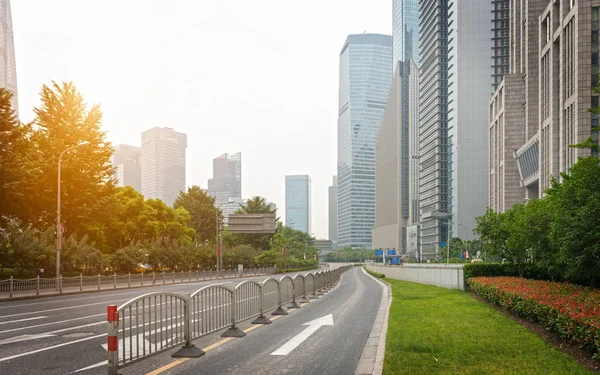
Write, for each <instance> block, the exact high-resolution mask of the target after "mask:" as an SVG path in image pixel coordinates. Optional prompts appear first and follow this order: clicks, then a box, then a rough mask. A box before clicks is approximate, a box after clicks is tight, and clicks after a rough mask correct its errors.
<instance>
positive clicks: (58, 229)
mask: <svg viewBox="0 0 600 375" xmlns="http://www.w3.org/2000/svg"><path fill="white" fill-rule="evenodd" d="M89 144H90V142H88V141H84V142H81V143H79V144H78V145H76V146H72V147H69V148H67V149H66V150H64V151H63V152H61V154H60V156H59V157H58V189H57V190H58V191H57V200H56V279H57V280H58V278H59V277H60V251H61V250H62V225H61V223H60V166H61V163H62V157H63V155H64V154H65V153H67V152H68V151H70V150H73V149H75V148H77V147H79V146H85V145H89Z"/></svg>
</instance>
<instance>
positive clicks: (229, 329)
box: [107, 266, 352, 375]
mask: <svg viewBox="0 0 600 375" xmlns="http://www.w3.org/2000/svg"><path fill="white" fill-rule="evenodd" d="M351 267H352V266H343V267H339V268H335V269H331V270H325V271H318V272H309V273H307V274H304V275H300V274H297V275H294V276H293V277H291V276H287V275H284V276H281V277H280V278H278V279H276V278H271V277H270V278H267V279H265V280H264V281H262V282H257V281H252V280H247V281H243V282H241V283H239V284H237V285H236V286H235V287H230V286H226V285H220V284H219V285H208V286H205V287H203V288H200V289H198V290H197V291H195V292H193V293H192V294H189V295H187V294H179V293H171V292H156V293H148V294H144V295H142V296H139V297H137V298H134V299H132V300H130V301H128V302H126V303H125V304H123V305H121V306H119V307H117V306H115V305H111V306H108V317H107V322H108V323H107V326H108V347H107V349H108V374H109V375H116V374H117V371H118V369H119V368H122V367H124V366H127V365H129V364H131V363H134V362H136V361H138V360H140V359H143V358H146V357H148V356H150V355H153V354H155V353H157V352H160V351H163V350H166V349H170V348H173V347H177V346H181V348H180V349H179V350H178V351H177V352H175V353H174V354H173V357H196V358H197V357H200V356H202V355H203V354H204V352H203V351H202V350H201V349H200V348H197V347H195V346H194V344H193V340H195V339H197V338H199V337H202V336H204V335H207V334H210V333H213V332H216V331H219V330H223V329H225V331H224V332H223V334H222V335H221V336H223V337H243V336H245V335H246V334H245V333H244V332H243V331H242V330H240V329H239V328H238V327H237V325H238V324H239V323H240V322H243V321H246V320H249V319H252V318H255V319H254V320H253V321H252V323H253V324H269V323H271V320H270V319H269V318H268V317H267V316H266V313H267V312H269V311H272V310H273V311H272V315H287V311H286V310H285V309H284V306H285V305H288V304H289V306H288V308H295V307H300V306H299V305H298V304H297V299H300V300H303V301H305V302H308V299H307V297H308V294H309V293H310V294H312V295H313V296H314V297H317V295H319V294H322V292H323V291H324V290H325V288H327V287H331V286H333V285H334V284H336V283H337V282H338V280H339V279H340V276H341V275H342V273H343V272H345V271H346V270H348V269H350V268H351ZM317 298H318V297H317Z"/></svg>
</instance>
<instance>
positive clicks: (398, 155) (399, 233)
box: [373, 60, 419, 253]
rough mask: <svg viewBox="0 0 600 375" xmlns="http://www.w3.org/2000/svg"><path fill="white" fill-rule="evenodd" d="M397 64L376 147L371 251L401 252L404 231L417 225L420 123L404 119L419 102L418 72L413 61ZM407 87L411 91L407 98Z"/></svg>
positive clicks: (407, 118) (407, 117)
mask: <svg viewBox="0 0 600 375" xmlns="http://www.w3.org/2000/svg"><path fill="white" fill-rule="evenodd" d="M396 65H397V68H396V69H394V76H393V78H392V87H391V89H390V94H389V96H388V99H387V103H386V107H385V112H384V114H383V119H382V120H381V127H380V128H379V134H378V136H377V144H376V147H375V228H374V229H373V248H376V249H381V248H383V249H397V250H401V251H402V252H403V253H404V252H405V250H406V228H407V227H408V226H410V225H415V224H418V223H419V210H418V202H419V188H418V177H417V176H418V156H419V137H418V132H419V124H418V121H415V119H414V118H412V117H411V116H405V115H406V114H411V113H412V114H417V113H418V112H416V111H412V108H410V105H414V104H416V102H417V100H418V99H417V98H418V96H419V91H418V79H419V69H418V68H417V65H416V64H415V62H414V61H412V60H410V62H409V63H408V64H406V63H403V62H401V61H399V62H397V63H396ZM403 65H408V67H404V66H403ZM405 81H408V82H405ZM406 87H410V88H411V90H408V92H407V94H408V98H407V97H405V95H406V94H405V88H406Z"/></svg>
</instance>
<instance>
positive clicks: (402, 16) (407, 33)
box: [392, 0, 419, 69]
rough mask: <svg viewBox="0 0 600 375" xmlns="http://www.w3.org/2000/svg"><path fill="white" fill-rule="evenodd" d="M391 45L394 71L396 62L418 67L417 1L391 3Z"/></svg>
mask: <svg viewBox="0 0 600 375" xmlns="http://www.w3.org/2000/svg"><path fill="white" fill-rule="evenodd" d="M392 45H393V47H392V49H393V63H394V69H396V63H397V62H398V61H402V62H408V61H410V60H411V59H412V60H413V61H414V62H415V63H416V64H417V65H419V0H393V1H392Z"/></svg>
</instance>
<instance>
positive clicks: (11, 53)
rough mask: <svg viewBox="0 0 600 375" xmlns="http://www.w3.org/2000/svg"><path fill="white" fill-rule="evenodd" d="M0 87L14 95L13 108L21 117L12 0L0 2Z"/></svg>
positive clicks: (1, 0) (0, 0)
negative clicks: (0, 59)
mask: <svg viewBox="0 0 600 375" xmlns="http://www.w3.org/2000/svg"><path fill="white" fill-rule="evenodd" d="M0 28H1V30H2V34H0V56H1V58H2V61H1V63H0V87H4V88H5V89H7V90H9V91H10V92H12V93H13V98H12V107H13V110H14V111H15V114H16V115H17V117H18V116H19V98H18V92H17V63H16V59H15V41H14V36H13V27H12V15H11V10H10V0H0Z"/></svg>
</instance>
